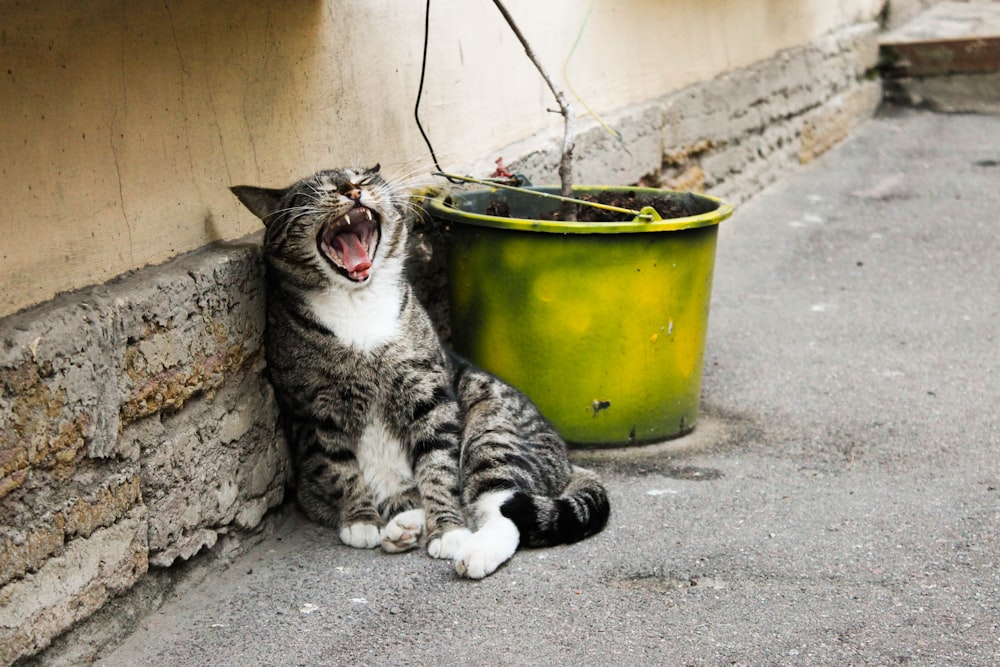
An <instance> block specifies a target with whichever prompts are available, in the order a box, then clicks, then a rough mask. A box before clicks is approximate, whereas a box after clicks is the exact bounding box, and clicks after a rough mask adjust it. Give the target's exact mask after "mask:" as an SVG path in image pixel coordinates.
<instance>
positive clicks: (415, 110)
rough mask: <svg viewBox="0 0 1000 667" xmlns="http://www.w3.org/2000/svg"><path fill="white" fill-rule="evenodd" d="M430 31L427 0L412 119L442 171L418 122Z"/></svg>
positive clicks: (429, 5)
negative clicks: (422, 48)
mask: <svg viewBox="0 0 1000 667" xmlns="http://www.w3.org/2000/svg"><path fill="white" fill-rule="evenodd" d="M430 32H431V0H427V6H426V9H425V10H424V52H423V55H422V56H421V58H420V84H419V85H418V86H417V102H416V104H414V106H413V119H414V120H416V121H417V129H418V130H420V136H422V137H423V138H424V143H426V144H427V150H429V151H430V152H431V159H432V160H433V161H434V166H435V167H436V168H437V170H438V171H439V172H443V171H444V169H442V168H441V165H440V164H438V159H437V155H436V154H435V153H434V146H432V145H431V140H430V138H429V137H428V136H427V133H426V132H425V131H424V126H423V124H422V123H421V122H420V98H421V97H422V96H423V94H424V75H425V74H426V73H427V42H428V41H429V37H430ZM448 182H449V183H452V184H455V185H458V184H460V183H461V181H456V180H454V179H452V178H448Z"/></svg>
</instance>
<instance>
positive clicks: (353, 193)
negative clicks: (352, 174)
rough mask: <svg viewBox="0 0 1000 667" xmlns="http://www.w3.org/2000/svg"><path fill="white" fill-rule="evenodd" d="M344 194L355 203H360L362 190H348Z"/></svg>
mask: <svg viewBox="0 0 1000 667" xmlns="http://www.w3.org/2000/svg"><path fill="white" fill-rule="evenodd" d="M344 194H345V196H347V197H348V198H349V199H353V200H354V201H358V200H359V199H361V189H360V188H351V189H350V190H348V191H347V192H346V193H344Z"/></svg>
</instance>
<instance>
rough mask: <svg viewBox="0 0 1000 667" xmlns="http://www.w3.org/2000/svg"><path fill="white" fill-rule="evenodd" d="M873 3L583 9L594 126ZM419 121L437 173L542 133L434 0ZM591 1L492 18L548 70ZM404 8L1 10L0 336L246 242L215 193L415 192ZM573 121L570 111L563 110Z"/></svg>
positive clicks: (486, 45) (245, 217)
mask: <svg viewBox="0 0 1000 667" xmlns="http://www.w3.org/2000/svg"><path fill="white" fill-rule="evenodd" d="M882 2H883V0H836V1H834V0H671V1H670V2H666V1H665V0H616V1H615V2H611V1H610V0H596V1H595V2H594V6H593V11H592V13H591V15H590V17H589V21H588V23H587V25H586V27H585V30H584V32H583V35H582V38H581V40H580V42H579V45H578V47H577V49H576V51H575V54H574V56H573V58H572V60H571V61H570V63H569V66H568V72H569V74H570V78H571V81H572V84H573V87H574V88H575V90H576V91H577V92H579V93H580V94H581V95H582V96H583V97H584V99H585V100H586V101H587V103H588V104H589V105H590V106H591V107H592V108H594V109H595V110H598V111H599V112H605V111H611V110H614V109H617V108H621V107H625V106H627V105H630V104H633V103H636V102H641V101H644V100H648V99H651V98H655V97H658V96H661V95H663V94H665V93H667V92H669V91H671V90H675V89H677V88H680V87H682V86H684V85H687V84H690V83H692V82H695V81H699V80H705V79H709V78H712V77H714V76H716V75H718V74H720V73H722V72H724V71H726V70H729V69H732V68H736V67H741V66H745V65H748V64H751V63H753V62H756V61H758V60H761V59H764V58H767V57H770V56H772V55H773V54H774V53H776V52H778V51H780V50H782V49H786V48H789V47H793V46H797V45H802V44H807V43H809V42H811V41H813V40H814V39H815V38H816V37H818V36H819V35H821V34H823V33H825V32H827V31H829V30H832V29H834V28H835V27H837V26H840V25H843V24H845V23H850V22H854V21H859V20H868V19H871V18H872V17H874V16H875V15H876V14H877V13H878V10H879V9H880V7H881V5H882ZM432 5H433V6H432V16H431V19H432V26H431V44H430V50H429V62H428V73H427V82H426V87H425V90H424V97H423V103H422V107H421V116H422V118H423V120H424V123H425V127H426V128H427V130H428V132H429V133H430V134H431V136H432V138H433V140H434V143H435V148H436V149H437V151H438V155H439V157H440V158H441V161H442V163H443V164H444V166H445V167H458V166H460V165H463V164H468V163H470V162H472V161H475V160H478V159H481V158H483V157H485V156H490V155H492V153H493V152H495V151H497V150H498V149H499V148H500V147H502V146H505V145H508V144H510V143H512V142H514V141H517V140H519V139H522V138H524V137H526V136H528V135H531V134H533V133H535V132H537V131H539V130H544V129H548V128H553V127H559V125H560V119H559V117H558V116H556V115H555V114H548V113H546V112H545V109H547V108H549V107H551V106H553V103H552V100H551V97H550V96H549V94H548V92H547V90H546V89H545V87H544V84H543V83H542V82H541V81H540V79H539V78H538V76H537V74H536V73H535V72H534V70H533V69H532V67H531V65H530V63H528V61H527V60H526V59H525V57H524V55H523V52H522V51H521V49H520V46H519V45H518V44H517V43H516V41H515V39H514V37H513V36H512V35H511V33H510V32H509V31H508V29H507V27H506V25H505V24H504V23H503V22H502V19H501V17H500V15H499V14H498V13H497V11H496V9H495V7H494V6H493V4H492V2H490V1H489V0H434V1H433V3H432ZM589 5H590V2H589V0H546V1H545V2H539V1H538V0H508V3H507V6H508V8H509V9H510V11H511V12H512V13H513V14H514V16H515V17H517V18H518V19H519V21H520V23H521V25H522V28H523V29H524V32H525V33H526V34H527V36H528V38H529V40H531V41H532V43H533V44H534V46H535V49H536V51H537V52H538V54H539V56H540V57H541V58H542V59H543V60H544V61H545V62H546V63H547V65H548V68H549V69H550V70H551V71H552V72H553V73H554V74H556V75H557V78H558V79H559V80H562V76H561V70H562V67H563V63H564V61H565V59H566V57H567V54H568V53H569V52H570V50H571V47H572V44H573V42H574V40H575V39H576V35H577V31H578V29H579V27H580V24H581V21H582V20H583V18H584V16H585V15H586V13H587V9H588V6H589ZM423 10H424V3H422V2H417V1H416V0H409V1H403V0H274V1H272V2H244V1H242V0H214V1H213V2H206V1H204V0H171V1H169V2H166V3H145V2H135V1H130V0H115V1H113V2H112V1H111V0H91V1H88V2H85V3H78V2H72V1H69V0H63V1H59V0H40V1H38V2H13V1H10V0H0V27H2V39H0V64H2V68H0V122H2V131H0V202H2V216H0V232H2V233H0V257H2V264H0V285H2V290H0V316H2V315H5V314H8V313H11V312H14V311H16V310H18V309H21V308H23V307H26V306H28V305H31V304H34V303H38V302H40V301H44V300H46V299H48V298H51V297H52V296H53V295H54V294H56V293H58V292H60V291H64V290H71V289H75V288H78V287H81V286H84V285H88V284H93V283H98V282H103V281H105V280H107V279H109V278H112V277H114V276H116V275H119V274H122V273H124V272H126V271H128V270H130V269H133V268H137V267H141V266H144V265H147V264H150V263H156V262H160V261H163V260H166V259H168V258H170V257H172V256H174V255H176V254H178V253H182V252H185V251H188V250H191V249H193V248H197V247H200V246H202V245H205V244H206V243H210V242H212V241H216V240H220V239H232V238H237V237H240V236H243V235H245V234H247V233H249V232H252V231H255V230H256V229H257V222H256V220H255V219H253V218H252V217H251V216H250V215H249V214H248V213H246V212H245V211H242V210H240V208H239V207H238V206H237V204H236V202H235V200H234V199H233V198H232V197H231V196H230V195H229V193H228V191H227V189H226V188H227V186H229V185H232V184H237V183H255V184H264V185H282V184H285V183H286V182H289V181H291V180H293V179H295V178H297V177H299V176H302V175H305V174H307V173H309V172H311V171H314V170H316V169H318V168H323V167H328V166H336V165H339V164H343V163H348V162H351V163H355V162H360V163H372V162H375V161H380V162H381V163H382V165H383V167H384V170H385V171H386V172H388V173H390V174H396V175H398V176H400V177H405V178H408V179H409V178H418V179H420V178H424V177H426V175H427V173H428V172H429V171H430V160H429V157H428V154H427V152H426V149H425V148H424V145H423V142H422V140H421V138H420V136H419V133H418V131H417V129H416V126H415V124H414V122H413V117H412V109H413V102H414V98H415V96H416V90H417V83H418V80H419V59H420V50H421V46H422V39H423V35H422V26H423ZM577 108H578V111H579V112H581V113H582V108H580V107H579V106H578V107H577Z"/></svg>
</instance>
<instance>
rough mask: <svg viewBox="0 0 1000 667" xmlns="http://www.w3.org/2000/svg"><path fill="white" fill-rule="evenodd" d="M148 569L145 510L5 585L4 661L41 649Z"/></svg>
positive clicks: (0, 596) (1, 609) (1, 615)
mask: <svg viewBox="0 0 1000 667" xmlns="http://www.w3.org/2000/svg"><path fill="white" fill-rule="evenodd" d="M147 568H148V564H147V549H146V537H145V508H144V507H142V506H139V507H136V508H133V510H132V511H131V512H130V513H129V514H128V515H127V516H126V517H123V518H122V519H121V520H120V521H118V522H117V523H115V524H113V525H111V526H109V527H107V528H101V529H99V530H96V531H94V533H93V534H92V535H91V536H90V537H89V538H80V539H76V540H72V541H71V542H70V543H69V544H68V545H67V547H66V549H65V551H64V552H63V553H61V554H60V555H58V556H56V557H53V558H50V559H48V560H47V561H46V562H45V563H44V565H43V566H42V567H41V568H40V569H39V570H38V571H37V572H34V573H31V574H28V575H26V576H25V577H23V578H21V579H19V580H17V581H14V582H11V583H9V584H7V585H6V586H4V587H3V588H0V662H2V663H3V664H9V663H11V662H13V661H14V660H16V659H18V658H20V657H24V656H27V655H31V654H33V653H36V652H37V651H39V650H41V649H42V648H44V647H45V646H47V645H48V644H49V642H51V641H52V639H53V638H54V637H55V636H57V635H58V634H60V633H62V632H64V631H65V630H67V629H68V628H70V627H72V626H73V624H74V623H76V622H78V621H79V620H81V619H83V618H86V617H87V616H89V615H90V614H92V613H93V612H94V611H96V610H97V609H99V608H100V607H101V606H102V605H104V604H105V602H107V600H108V599H109V598H110V597H112V596H114V595H118V594H120V593H121V592H123V591H125V590H127V589H128V588H129V587H131V586H132V585H134V584H135V582H136V581H138V580H139V579H140V578H141V577H142V576H143V575H144V574H145V573H146V570H147Z"/></svg>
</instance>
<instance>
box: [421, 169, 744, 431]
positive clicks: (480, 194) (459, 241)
mask: <svg viewBox="0 0 1000 667" xmlns="http://www.w3.org/2000/svg"><path fill="white" fill-rule="evenodd" d="M533 189H537V190H541V191H543V192H558V189H557V188H533ZM607 190H619V191H625V192H632V193H635V194H636V195H637V196H638V197H639V198H643V197H644V196H654V195H655V196H657V197H668V198H674V199H676V201H677V202H678V203H679V204H680V205H681V206H682V207H683V210H685V211H690V212H691V214H690V215H687V216H685V217H681V218H671V219H666V220H662V221H656V222H645V221H642V220H638V221H626V222H613V223H595V222H561V221H555V222H553V221H545V220H539V219H538V217H542V216H545V215H546V213H548V212H550V211H552V210H554V209H555V208H557V207H558V206H559V203H558V202H553V201H551V200H547V199H542V198H540V197H537V196H533V195H532V194H530V193H527V192H507V191H502V192H498V191H492V190H480V191H474V192H465V193H457V194H455V193H452V194H448V193H443V194H441V195H439V196H438V197H437V198H435V199H434V200H432V201H431V202H430V204H429V205H428V210H429V212H430V213H431V215H432V216H434V217H435V218H437V219H438V220H440V221H443V222H444V223H445V224H446V225H448V226H450V228H451V232H452V241H453V243H452V247H451V256H450V258H449V283H450V306H451V321H452V335H453V345H454V347H455V349H456V350H457V351H458V352H459V353H460V354H463V355H464V356H466V357H468V358H469V359H470V360H472V361H473V362H474V363H475V364H476V365H478V366H480V367H482V368H484V369H486V370H488V371H490V372H491V373H494V374H495V375H497V376H499V377H501V378H503V379H504V380H506V381H507V382H509V383H510V384H512V385H514V386H515V387H517V388H519V389H520V390H521V391H523V392H524V393H526V394H527V395H528V396H530V397H531V398H532V400H533V401H534V402H535V403H536V405H538V407H539V409H540V410H541V412H542V414H544V415H545V417H546V418H548V419H549V421H551V422H552V423H553V424H554V425H555V427H556V428H557V429H558V430H559V432H560V433H561V434H562V435H563V437H564V438H565V439H566V440H567V441H568V442H571V443H574V444H578V445H586V446H600V445H609V446H611V445H623V444H633V443H635V444H638V443H647V442H656V441H660V440H666V439H669V438H673V437H677V436H680V435H683V434H685V433H687V432H689V431H690V430H691V429H692V428H694V426H695V424H696V422H697V419H698V406H699V401H700V394H701V377H702V366H703V360H704V349H705V336H706V333H707V329H708V310H709V301H710V299H711V292H712V274H713V270H714V266H715V247H716V239H717V237H718V223H719V222H721V221H722V220H724V219H726V218H728V217H729V216H730V215H731V214H732V210H733V209H732V206H730V205H729V204H727V203H725V202H723V201H721V200H719V199H716V198H713V197H707V196H703V195H692V194H689V193H676V192H670V191H664V190H655V189H648V188H615V187H600V186H591V187H588V186H580V187H577V188H575V189H574V195H575V196H581V195H586V194H596V193H597V192H600V191H607ZM497 200H502V201H504V202H505V203H506V204H507V205H508V206H509V208H510V213H511V216H512V217H496V216H491V215H486V214H485V213H483V211H485V210H486V208H487V206H488V205H489V204H490V202H494V201H497ZM533 216H534V217H533Z"/></svg>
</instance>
